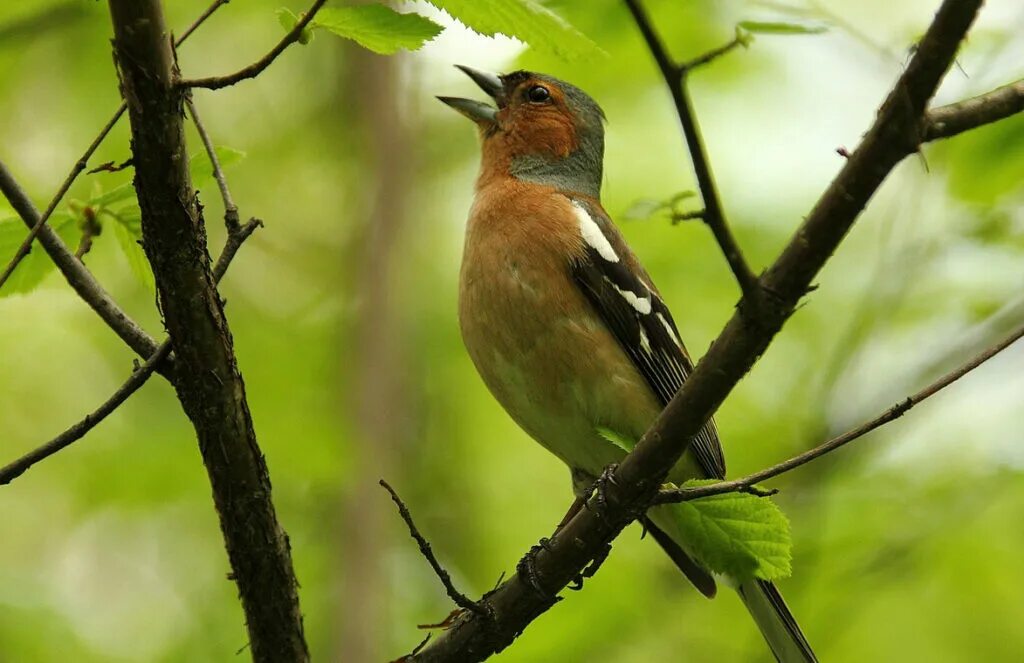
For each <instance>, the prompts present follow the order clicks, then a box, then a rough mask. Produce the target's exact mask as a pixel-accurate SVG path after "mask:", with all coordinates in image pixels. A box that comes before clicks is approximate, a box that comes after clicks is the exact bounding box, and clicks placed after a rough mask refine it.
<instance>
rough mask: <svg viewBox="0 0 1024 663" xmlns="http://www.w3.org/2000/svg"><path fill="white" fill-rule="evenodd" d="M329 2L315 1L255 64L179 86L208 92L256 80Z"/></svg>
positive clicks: (180, 83)
mask: <svg viewBox="0 0 1024 663" xmlns="http://www.w3.org/2000/svg"><path fill="white" fill-rule="evenodd" d="M325 2H327V0H315V1H314V2H313V4H312V6H311V7H310V8H309V10H308V11H306V13H305V14H303V16H302V17H301V18H300V19H299V20H298V22H296V23H295V27H293V28H292V29H291V30H290V31H289V32H288V34H286V35H285V36H284V38H283V39H282V40H281V41H279V42H278V43H277V45H276V46H274V48H272V49H270V52H269V53H267V54H266V55H264V56H263V57H262V58H260V59H259V60H257V61H256V62H253V63H252V64H250V65H249V66H247V67H243V68H241V69H239V70H238V71H236V72H234V73H233V74H227V75H225V76H209V77H207V78H194V79H187V80H183V81H180V82H179V83H178V85H180V86H181V87H184V88H197V87H201V88H206V89H207V90H219V89H220V88H222V87H228V86H229V85H234V84H235V83H238V82H240V81H244V80H246V79H249V78H256V77H257V76H259V75H260V74H261V73H263V70H264V69H266V68H267V67H269V66H270V65H271V63H272V62H273V61H274V60H276V59H277V56H279V55H281V53H284V49H286V48H288V47H289V46H291V45H292V44H294V43H295V42H297V41H298V40H299V36H300V35H301V34H302V31H303V30H304V29H305V28H306V26H307V25H309V22H310V21H312V20H313V17H314V16H316V13H317V12H318V11H320V8H321V7H323V6H324V3H325Z"/></svg>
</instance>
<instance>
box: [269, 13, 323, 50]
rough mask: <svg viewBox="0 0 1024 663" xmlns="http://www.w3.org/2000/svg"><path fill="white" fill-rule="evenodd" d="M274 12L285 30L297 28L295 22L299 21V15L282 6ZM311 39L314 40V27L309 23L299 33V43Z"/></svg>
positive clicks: (304, 43)
mask: <svg viewBox="0 0 1024 663" xmlns="http://www.w3.org/2000/svg"><path fill="white" fill-rule="evenodd" d="M324 11H326V10H324ZM274 13H275V14H277V20H278V22H279V23H280V24H281V27H282V28H284V29H285V32H291V31H292V30H293V29H294V28H295V24H296V23H298V22H299V17H298V16H296V15H295V12H293V11H292V10H290V9H288V8H287V7H281V8H280V9H278V10H277V11H276V12H274ZM311 41H313V27H312V26H309V25H307V26H306V27H304V28H302V32H300V33H299V43H300V44H302V45H306V44H308V43H309V42H311Z"/></svg>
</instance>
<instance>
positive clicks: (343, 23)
mask: <svg viewBox="0 0 1024 663" xmlns="http://www.w3.org/2000/svg"><path fill="white" fill-rule="evenodd" d="M312 24H313V26H314V27H318V28H324V29H325V30H329V31H331V32H333V33H334V34H336V35H338V36H339V37H344V38H345V39H351V40H352V41H354V42H356V43H357V44H359V45H360V46H362V47H363V48H366V49H369V50H371V51H373V52H374V53H381V54H383V55H391V54H393V53H396V52H398V50H399V49H402V48H404V49H406V50H408V51H415V50H416V49H418V48H419V47H421V46H423V44H425V43H426V42H428V41H430V40H431V39H433V38H434V37H436V36H437V35H439V34H440V33H441V30H443V29H444V28H442V27H441V26H440V25H438V24H437V23H434V22H433V21H431V20H430V19H429V18H426V17H425V16H420V15H419V14H400V13H399V12H396V11H395V10H394V9H391V8H390V7H385V6H384V5H358V6H355V7H333V8H330V9H321V10H320V12H319V13H317V15H316V18H314V19H313V21H312ZM293 25H294V24H293Z"/></svg>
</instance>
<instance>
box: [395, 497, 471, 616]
mask: <svg viewBox="0 0 1024 663" xmlns="http://www.w3.org/2000/svg"><path fill="white" fill-rule="evenodd" d="M378 483H380V485H381V486H383V487H384V490H386V491H388V492H389V493H391V501H393V502H394V503H395V506H397V507H398V513H399V514H400V515H401V516H402V520H404V521H405V524H406V525H408V527H409V534H411V535H412V538H414V539H416V543H417V545H419V547H420V552H421V553H422V554H423V556H424V557H426V558H427V561H428V562H430V566H431V568H433V569H434V573H435V574H436V575H437V577H438V579H440V580H441V584H442V585H444V589H445V591H446V592H448V596H449V597H450V598H451V600H452V601H454V602H455V605H457V606H459V607H460V608H463V609H464V610H469V611H470V612H474V613H476V614H478V615H480V616H483V617H487V616H489V615H490V612H489V611H488V610H487V608H486V607H484V606H483V605H482V604H481V603H477V602H476V601H473V600H472V599H470V598H469V597H468V596H466V595H465V594H463V593H462V592H460V591H459V590H458V589H456V588H455V585H454V584H453V583H452V578H451V576H450V575H448V572H447V571H445V569H444V567H443V566H441V563H440V562H438V561H437V557H435V556H434V551H433V550H431V549H430V543H429V542H428V541H427V540H426V539H425V538H424V537H423V535H422V534H420V531H419V529H418V528H417V527H416V523H415V522H413V519H412V514H411V513H409V507H407V506H406V505H405V502H403V501H402V498H401V497H399V496H398V493H396V492H395V489H394V488H392V487H391V486H390V485H389V484H388V482H387V481H385V480H384V479H381V480H380V481H379V482H378Z"/></svg>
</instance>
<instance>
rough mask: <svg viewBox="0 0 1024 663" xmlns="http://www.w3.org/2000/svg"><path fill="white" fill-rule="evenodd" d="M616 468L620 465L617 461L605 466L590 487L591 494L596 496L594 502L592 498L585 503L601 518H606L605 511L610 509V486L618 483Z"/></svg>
mask: <svg viewBox="0 0 1024 663" xmlns="http://www.w3.org/2000/svg"><path fill="white" fill-rule="evenodd" d="M616 468H618V465H617V464H615V463H612V464H611V465H609V466H608V467H606V468H604V471H602V472H601V476H599V477H598V478H597V480H596V481H594V484H593V485H592V486H591V487H590V494H592V495H593V496H594V499H593V504H592V503H591V501H590V500H588V501H586V502H585V503H584V506H586V508H588V509H590V510H591V511H593V512H594V513H595V514H596V515H597V517H598V518H600V519H601V520H605V513H606V512H607V510H608V494H607V490H608V486H614V485H616V484H615V470H616Z"/></svg>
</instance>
